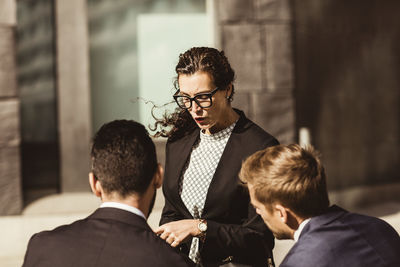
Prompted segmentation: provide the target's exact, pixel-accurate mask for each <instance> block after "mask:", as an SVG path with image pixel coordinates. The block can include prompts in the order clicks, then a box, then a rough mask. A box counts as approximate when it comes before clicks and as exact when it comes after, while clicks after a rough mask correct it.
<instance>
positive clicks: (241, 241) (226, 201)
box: [160, 111, 278, 266]
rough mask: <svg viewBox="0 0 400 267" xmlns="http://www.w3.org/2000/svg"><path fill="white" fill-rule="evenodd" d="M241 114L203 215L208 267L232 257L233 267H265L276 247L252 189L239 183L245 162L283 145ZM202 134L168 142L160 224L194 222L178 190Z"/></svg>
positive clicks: (221, 161)
mask: <svg viewBox="0 0 400 267" xmlns="http://www.w3.org/2000/svg"><path fill="white" fill-rule="evenodd" d="M237 112H238V113H239V114H240V118H239V120H238V122H237V123H236V126H235V128H234V129H233V132H232V134H231V136H230V138H229V140H228V143H227V144H226V147H225V150H224V152H223V154H222V157H221V159H220V162H219V164H218V167H217V169H216V171H215V174H214V177H213V179H212V181H211V184H210V187H209V190H208V193H207V198H206V202H205V206H204V210H203V214H202V218H204V219H206V220H207V224H208V229H207V236H206V241H205V243H204V246H203V247H202V250H201V257H202V260H203V263H205V264H206V265H207V266H213V264H219V263H221V262H222V261H223V260H224V259H226V258H227V257H229V256H233V261H234V262H243V263H248V264H249V263H251V264H252V265H254V266H259V265H260V266H265V265H266V262H267V258H268V257H271V256H272V248H273V246H274V239H273V235H272V233H271V232H270V231H269V229H268V228H267V227H266V226H265V225H264V222H263V221H262V219H261V217H260V216H258V215H257V214H256V212H255V210H254V208H253V207H252V206H251V204H250V200H249V195H248V191H247V189H246V188H245V187H243V186H242V185H240V183H239V178H238V173H239V170H240V168H241V164H242V161H243V160H244V159H245V158H247V157H248V156H250V155H251V154H253V153H254V152H256V151H258V150H261V149H264V148H266V147H268V146H273V145H277V144H278V141H277V140H276V139H275V138H274V137H272V136H271V135H270V134H268V133H267V132H265V131H264V130H263V129H261V128H260V127H259V126H257V125H256V124H254V123H253V122H251V121H250V120H248V119H247V118H246V117H245V115H244V114H243V112H240V111H237ZM199 134H200V132H199V129H196V130H194V131H193V132H192V133H190V134H188V135H186V136H184V137H183V138H181V139H179V140H176V141H173V142H170V141H168V142H167V146H166V162H165V176H164V183H163V192H164V197H165V206H164V209H163V212H162V216H161V221H160V224H165V223H168V222H171V221H177V220H182V219H191V218H192V216H191V214H190V212H189V211H188V209H187V208H186V206H185V205H184V203H183V202H182V199H181V197H180V195H179V188H178V187H179V179H180V176H181V173H182V169H183V167H184V165H185V163H186V161H187V159H188V158H189V157H190V153H191V149H192V146H193V144H194V143H195V141H196V140H197V139H198V138H199ZM189 245H190V242H188V243H186V244H184V245H183V246H182V247H181V249H182V250H183V251H184V252H185V253H188V248H189Z"/></svg>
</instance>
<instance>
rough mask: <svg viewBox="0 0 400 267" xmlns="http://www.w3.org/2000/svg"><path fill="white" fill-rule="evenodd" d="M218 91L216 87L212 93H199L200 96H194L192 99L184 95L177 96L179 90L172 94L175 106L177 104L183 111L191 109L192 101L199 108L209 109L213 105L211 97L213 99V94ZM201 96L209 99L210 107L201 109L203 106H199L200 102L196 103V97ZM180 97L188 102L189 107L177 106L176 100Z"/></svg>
mask: <svg viewBox="0 0 400 267" xmlns="http://www.w3.org/2000/svg"><path fill="white" fill-rule="evenodd" d="M218 90H219V88H218V87H216V88H215V89H214V90H212V91H211V92H209V93H200V94H197V95H195V96H194V97H189V96H186V95H178V93H179V91H180V90H178V91H177V92H176V93H175V94H174V96H173V97H174V99H175V102H176V104H177V105H178V106H179V107H180V108H183V109H190V108H192V103H193V101H194V102H196V104H197V105H198V106H199V107H201V108H209V107H211V106H212V104H213V102H212V97H213V95H215V93H216V92H217V91H218ZM201 96H208V98H209V99H210V105H209V106H206V107H203V105H202V104H200V102H199V101H198V99H197V98H198V97H201ZM181 97H185V98H187V99H189V100H190V105H189V107H186V106H181V105H180V104H179V101H178V99H179V98H181Z"/></svg>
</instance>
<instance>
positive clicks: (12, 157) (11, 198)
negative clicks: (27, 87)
mask: <svg viewBox="0 0 400 267" xmlns="http://www.w3.org/2000/svg"><path fill="white" fill-rule="evenodd" d="M15 27H16V1H15V0H0V122H1V123H0V215H13V214H19V213H20V212H21V210H22V205H23V204H22V203H23V199H22V190H21V170H20V165H21V164H20V153H19V151H20V118H19V104H20V100H19V97H18V91H17V82H16V59H15Z"/></svg>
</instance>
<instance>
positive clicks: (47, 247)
mask: <svg viewBox="0 0 400 267" xmlns="http://www.w3.org/2000/svg"><path fill="white" fill-rule="evenodd" d="M192 264H193V263H192V262H191V261H190V259H188V258H187V257H186V256H184V255H180V254H178V253H177V252H176V251H175V250H174V249H173V248H171V247H170V246H169V245H168V244H167V243H166V242H165V241H164V240H162V239H160V238H159V237H157V236H156V235H155V234H154V233H153V231H152V230H151V228H150V227H149V226H148V224H147V222H146V221H145V219H143V218H142V217H140V216H138V215H136V214H133V213H131V212H128V211H125V210H121V209H116V208H99V209H97V210H96V211H95V212H94V213H93V214H92V215H90V216H89V217H87V218H86V219H83V220H79V221H76V222H74V223H72V224H70V225H63V226H60V227H58V228H56V229H54V230H52V231H44V232H41V233H38V234H35V235H33V236H32V238H31V240H30V241H29V244H28V249H27V251H26V254H25V261H24V264H23V266H25V267H29V266H41V267H46V266H49V267H55V266H57V267H64V266H65V267H66V266H71V267H72V266H74V267H76V266H82V267H89V266H98V267H100V266H119V267H120V266H168V267H169V266H182V267H183V266H185V267H186V266H192Z"/></svg>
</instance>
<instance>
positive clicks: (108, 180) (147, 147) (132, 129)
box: [91, 120, 157, 197]
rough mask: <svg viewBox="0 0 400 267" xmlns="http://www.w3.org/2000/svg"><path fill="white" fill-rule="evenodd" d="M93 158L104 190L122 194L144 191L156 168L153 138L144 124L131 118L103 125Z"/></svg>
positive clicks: (96, 139)
mask: <svg viewBox="0 0 400 267" xmlns="http://www.w3.org/2000/svg"><path fill="white" fill-rule="evenodd" d="M91 161H92V172H93V175H94V177H95V179H97V180H99V181H100V183H101V185H102V188H103V190H104V192H105V193H106V194H110V193H117V194H119V195H120V196H121V197H126V196H128V195H131V194H142V193H144V192H145V191H146V189H147V188H148V186H149V184H150V182H151V180H152V178H153V175H154V174H155V172H156V170H157V157H156V151H155V146H154V143H153V141H152V140H151V138H150V137H149V135H148V132H147V130H146V129H145V128H144V126H143V125H142V124H140V123H137V122H135V121H131V120H115V121H112V122H109V123H106V124H104V125H103V126H102V127H101V128H100V130H99V131H98V132H97V133H96V134H95V136H94V139H93V146H92V151H91Z"/></svg>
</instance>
